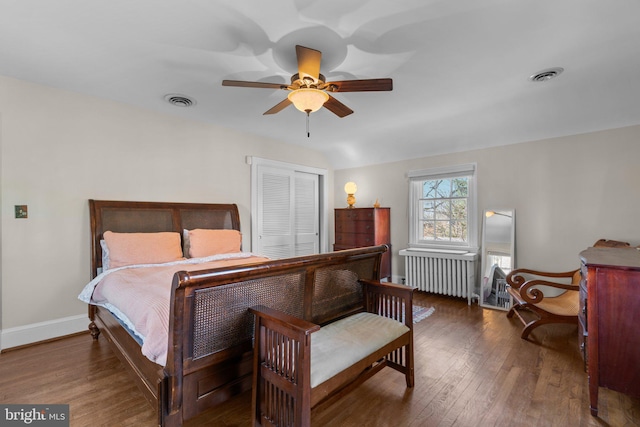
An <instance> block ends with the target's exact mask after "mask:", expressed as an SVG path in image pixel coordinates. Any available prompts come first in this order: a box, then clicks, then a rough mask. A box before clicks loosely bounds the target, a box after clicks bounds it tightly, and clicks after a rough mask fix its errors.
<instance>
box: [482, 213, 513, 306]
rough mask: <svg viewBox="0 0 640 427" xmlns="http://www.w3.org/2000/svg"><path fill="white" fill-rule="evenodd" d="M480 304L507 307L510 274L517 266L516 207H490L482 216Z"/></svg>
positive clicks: (508, 302) (508, 304)
mask: <svg viewBox="0 0 640 427" xmlns="http://www.w3.org/2000/svg"><path fill="white" fill-rule="evenodd" d="M482 225H483V226H482V276H481V277H482V281H481V283H480V299H479V302H480V305H481V306H483V307H488V308H498V309H501V310H508V309H509V308H510V307H511V299H510V298H509V294H508V293H507V290H506V286H507V281H506V278H507V274H509V272H510V271H511V269H513V268H515V225H516V224H515V210H513V209H504V210H487V211H485V212H484V216H483V220H482Z"/></svg>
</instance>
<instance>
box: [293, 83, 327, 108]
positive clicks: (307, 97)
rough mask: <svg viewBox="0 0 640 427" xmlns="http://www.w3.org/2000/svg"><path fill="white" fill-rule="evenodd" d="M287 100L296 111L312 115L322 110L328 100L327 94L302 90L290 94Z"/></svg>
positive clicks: (316, 90) (314, 90) (310, 89)
mask: <svg viewBox="0 0 640 427" xmlns="http://www.w3.org/2000/svg"><path fill="white" fill-rule="evenodd" d="M287 98H289V101H291V102H292V103H293V105H294V106H295V107H296V108H297V109H298V110H300V111H302V112H304V113H313V112H314V111H318V110H319V109H320V108H322V106H323V105H324V103H325V102H327V100H328V99H329V94H328V93H326V92H323V91H321V90H319V89H312V88H302V89H296V90H294V91H293V92H290V93H289V95H288V96H287Z"/></svg>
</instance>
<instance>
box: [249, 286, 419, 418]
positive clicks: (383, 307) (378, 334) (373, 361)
mask: <svg viewBox="0 0 640 427" xmlns="http://www.w3.org/2000/svg"><path fill="white" fill-rule="evenodd" d="M352 280H353V282H354V283H352V285H353V284H355V285H356V286H361V287H362V295H363V301H362V303H363V304H362V307H361V310H359V311H358V312H357V313H353V314H350V315H348V316H346V317H341V318H337V319H334V320H333V321H330V322H328V323H327V324H325V325H324V326H322V327H321V326H320V325H318V324H315V323H312V322H308V321H305V320H303V319H300V318H297V317H294V316H290V315H287V314H285V313H283V312H281V311H278V310H275V309H272V308H268V307H264V306H256V307H252V308H250V309H249V311H250V312H251V313H253V314H254V315H255V316H256V322H255V334H254V337H255V345H254V362H253V363H254V366H253V398H252V405H253V406H252V410H253V424H254V425H255V426H310V425H311V410H312V408H318V407H320V406H325V405H329V404H331V403H334V402H335V401H336V400H337V399H339V398H340V397H342V396H344V395H345V394H346V393H348V392H349V391H351V390H353V389H354V388H355V387H357V386H358V385H360V384H362V383H363V382H364V381H366V380H367V379H368V378H370V377H371V376H373V375H374V374H376V373H377V372H379V371H380V370H381V369H382V368H384V367H385V366H389V367H391V368H393V369H395V370H397V371H399V372H401V373H403V374H404V375H405V379H406V383H407V387H413V385H414V373H413V314H412V312H413V308H412V306H413V302H412V298H413V289H412V288H408V287H406V286H402V285H396V284H393V283H381V282H377V281H371V280H359V279H358V278H357V277H354V278H353V279H352ZM344 285H345V284H344V282H343V283H341V286H344Z"/></svg>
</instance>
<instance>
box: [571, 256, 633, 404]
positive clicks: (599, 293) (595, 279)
mask: <svg viewBox="0 0 640 427" xmlns="http://www.w3.org/2000/svg"><path fill="white" fill-rule="evenodd" d="M580 258H581V261H582V283H581V284H580V312H579V315H578V318H579V330H580V332H579V334H580V335H579V339H580V340H581V343H582V347H583V350H584V353H583V354H584V356H585V361H586V365H587V372H588V375H589V399H590V405H591V414H592V415H594V416H595V415H597V414H598V388H599V387H606V388H608V389H611V390H615V391H619V392H622V393H625V394H629V395H631V396H635V397H640V328H638V313H640V251H638V250H636V249H635V248H631V249H623V248H589V249H587V250H585V251H582V252H581V253H580Z"/></svg>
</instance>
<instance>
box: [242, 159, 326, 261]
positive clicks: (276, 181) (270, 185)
mask: <svg viewBox="0 0 640 427" xmlns="http://www.w3.org/2000/svg"><path fill="white" fill-rule="evenodd" d="M257 214H258V221H257V223H258V242H257V243H258V247H257V248H256V249H255V252H257V253H259V254H261V255H264V256H267V257H269V258H286V257H291V256H296V255H307V254H313V253H318V252H319V247H320V245H319V206H318V176H317V175H314V174H309V173H303V172H296V171H294V170H287V169H281V168H275V167H270V166H260V167H259V168H258V209H257Z"/></svg>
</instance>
